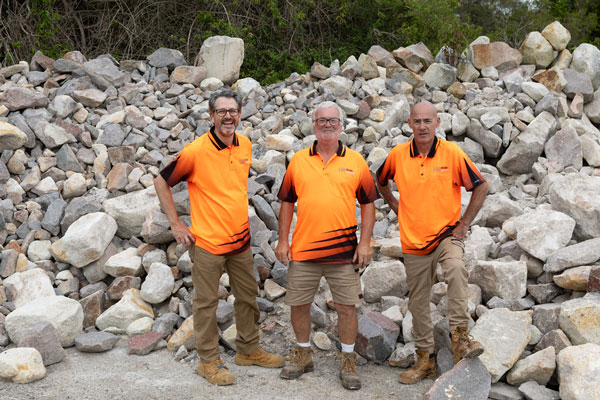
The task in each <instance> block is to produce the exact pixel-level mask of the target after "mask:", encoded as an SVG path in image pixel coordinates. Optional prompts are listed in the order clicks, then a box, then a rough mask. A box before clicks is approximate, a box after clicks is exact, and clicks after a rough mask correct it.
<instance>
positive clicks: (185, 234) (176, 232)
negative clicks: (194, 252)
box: [171, 219, 196, 246]
mask: <svg viewBox="0 0 600 400" xmlns="http://www.w3.org/2000/svg"><path fill="white" fill-rule="evenodd" d="M171 232H172V233H173V236H174V237H175V241H176V242H177V244H184V245H186V246H189V245H190V244H192V243H195V242H196V238H194V235H192V233H191V232H190V230H189V229H188V227H187V226H185V225H184V224H183V222H181V220H180V219H177V221H176V222H175V223H173V224H171Z"/></svg>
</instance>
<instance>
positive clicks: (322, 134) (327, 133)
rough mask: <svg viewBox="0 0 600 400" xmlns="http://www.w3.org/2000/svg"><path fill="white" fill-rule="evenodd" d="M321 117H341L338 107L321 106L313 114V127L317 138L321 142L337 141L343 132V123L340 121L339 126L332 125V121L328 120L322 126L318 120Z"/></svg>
mask: <svg viewBox="0 0 600 400" xmlns="http://www.w3.org/2000/svg"><path fill="white" fill-rule="evenodd" d="M319 118H326V119H330V118H337V119H338V120H339V119H340V113H339V111H338V109H337V108H336V107H333V106H332V107H321V108H319V109H318V110H317V111H315V114H314V115H313V128H314V131H315V135H316V136H317V140H318V141H319V143H323V144H328V143H329V144H331V143H333V142H335V143H337V141H338V138H339V137H340V134H341V133H342V124H341V123H338V124H337V126H331V123H330V122H327V123H326V124H325V125H324V126H320V125H319V124H318V123H317V122H316V121H317V119H319Z"/></svg>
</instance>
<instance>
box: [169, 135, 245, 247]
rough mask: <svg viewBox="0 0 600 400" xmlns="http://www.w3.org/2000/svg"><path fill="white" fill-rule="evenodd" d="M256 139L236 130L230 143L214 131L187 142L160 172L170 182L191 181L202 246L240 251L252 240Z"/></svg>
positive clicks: (198, 240) (196, 234)
mask: <svg viewBox="0 0 600 400" xmlns="http://www.w3.org/2000/svg"><path fill="white" fill-rule="evenodd" d="M251 164H252V143H250V140H248V138H246V137H244V136H240V135H238V134H234V138H233V144H232V145H231V146H226V145H225V143H223V142H222V141H221V140H220V139H219V138H218V137H217V135H216V134H215V133H214V128H211V131H210V132H207V133H205V134H204V135H202V136H200V137H199V138H197V139H196V140H194V141H193V142H192V143H190V144H188V145H186V146H185V147H184V148H183V150H181V153H179V155H178V156H177V157H176V158H175V159H174V160H173V161H172V162H171V163H170V164H169V165H167V166H166V167H165V168H164V169H163V170H162V171H161V172H160V174H161V175H162V177H163V178H164V179H165V181H167V183H168V184H169V185H170V186H174V185H175V184H177V183H178V182H181V181H187V183H188V191H189V195H190V206H191V213H192V215H191V217H192V227H191V229H190V231H191V233H192V234H193V235H194V237H195V238H196V246H198V247H200V248H202V249H204V250H206V251H208V252H209V253H212V254H218V255H228V254H235V253H239V252H241V251H242V250H245V249H246V248H247V247H248V246H249V245H250V223H249V221H248V195H247V194H246V190H247V186H248V172H249V171H250V165H251Z"/></svg>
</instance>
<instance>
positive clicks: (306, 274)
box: [285, 261, 363, 306]
mask: <svg viewBox="0 0 600 400" xmlns="http://www.w3.org/2000/svg"><path fill="white" fill-rule="evenodd" d="M322 276H324V277H325V279H327V284H328V285H329V289H330V290H331V295H332V297H333V302H334V303H336V304H342V305H354V304H359V303H361V302H362V298H363V295H362V289H361V285H360V275H359V273H358V267H357V266H356V265H354V264H316V263H308V262H302V261H290V266H289V269H288V284H287V292H286V295H285V304H288V305H290V306H301V305H304V304H310V303H312V302H313V300H314V297H315V293H316V292H317V290H318V289H319V282H320V281H321V277H322Z"/></svg>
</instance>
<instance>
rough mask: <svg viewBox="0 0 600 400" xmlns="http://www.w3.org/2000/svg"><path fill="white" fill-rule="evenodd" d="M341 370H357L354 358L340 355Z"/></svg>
mask: <svg viewBox="0 0 600 400" xmlns="http://www.w3.org/2000/svg"><path fill="white" fill-rule="evenodd" d="M342 370H343V371H346V372H357V371H356V365H355V364H354V360H353V359H352V358H350V357H342Z"/></svg>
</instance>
